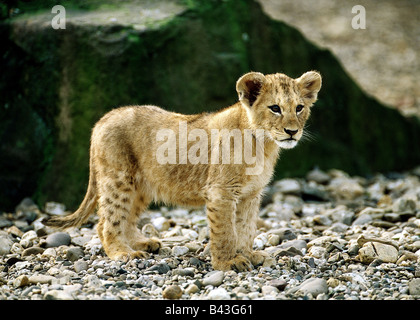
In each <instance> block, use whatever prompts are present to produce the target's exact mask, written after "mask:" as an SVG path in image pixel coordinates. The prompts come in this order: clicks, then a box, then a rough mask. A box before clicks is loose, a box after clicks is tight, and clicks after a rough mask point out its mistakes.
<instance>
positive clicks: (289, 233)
mask: <svg viewBox="0 0 420 320" xmlns="http://www.w3.org/2000/svg"><path fill="white" fill-rule="evenodd" d="M268 234H276V235H278V236H279V237H280V241H284V240H293V239H296V237H297V236H296V234H295V233H294V232H293V230H292V229H290V228H279V229H272V230H270V231H269V232H268Z"/></svg>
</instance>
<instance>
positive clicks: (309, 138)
mask: <svg viewBox="0 0 420 320" xmlns="http://www.w3.org/2000/svg"><path fill="white" fill-rule="evenodd" d="M316 139H317V137H316V135H315V134H313V133H311V132H309V131H308V130H307V127H305V130H304V131H303V135H302V138H301V140H303V141H310V142H313V141H316Z"/></svg>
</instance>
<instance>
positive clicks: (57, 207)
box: [45, 202, 66, 216]
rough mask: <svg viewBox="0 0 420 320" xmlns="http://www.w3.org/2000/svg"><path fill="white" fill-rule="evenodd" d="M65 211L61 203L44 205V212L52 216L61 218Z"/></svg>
mask: <svg viewBox="0 0 420 320" xmlns="http://www.w3.org/2000/svg"><path fill="white" fill-rule="evenodd" d="M65 210H66V207H65V205H64V204H61V203H57V202H47V203H46V204H45V212H46V213H49V214H52V215H56V216H62V215H64V214H65V213H66V212H65Z"/></svg>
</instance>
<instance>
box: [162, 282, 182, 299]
mask: <svg viewBox="0 0 420 320" xmlns="http://www.w3.org/2000/svg"><path fill="white" fill-rule="evenodd" d="M162 296H163V297H164V298H165V299H171V300H177V299H180V298H181V297H182V289H181V288H180V287H179V286H178V285H171V286H169V287H167V288H166V289H165V290H163V293H162Z"/></svg>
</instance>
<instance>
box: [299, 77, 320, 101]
mask: <svg viewBox="0 0 420 320" xmlns="http://www.w3.org/2000/svg"><path fill="white" fill-rule="evenodd" d="M296 82H297V84H298V88H299V91H300V94H301V96H302V98H303V99H305V100H306V101H307V102H308V104H312V103H314V102H315V101H316V99H317V97H318V92H319V90H320V89H321V84H322V78H321V75H320V74H319V73H318V72H315V71H309V72H306V73H304V74H303V75H302V76H300V78H297V79H296Z"/></svg>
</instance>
